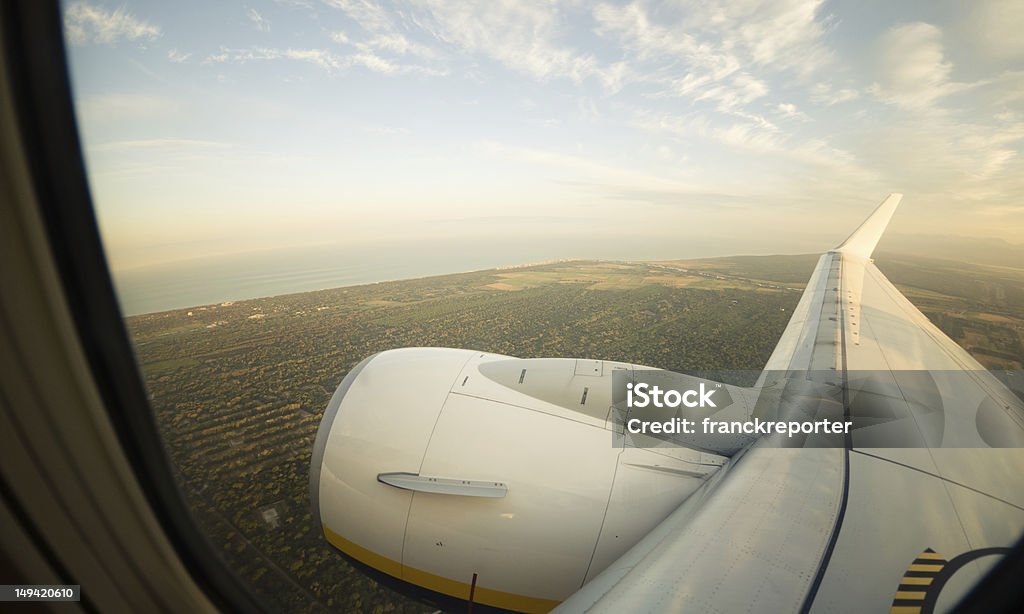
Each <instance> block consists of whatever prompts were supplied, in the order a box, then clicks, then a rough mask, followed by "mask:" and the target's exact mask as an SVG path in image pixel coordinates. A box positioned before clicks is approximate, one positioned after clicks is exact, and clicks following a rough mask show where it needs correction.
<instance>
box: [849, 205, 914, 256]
mask: <svg viewBox="0 0 1024 614" xmlns="http://www.w3.org/2000/svg"><path fill="white" fill-rule="evenodd" d="M901 200H903V194H902V193H900V192H893V193H891V194H889V195H888V196H886V197H885V200H883V201H882V203H881V204H880V205H878V206H877V207H876V208H875V210H874V211H872V212H871V215H869V216H868V218H867V219H866V220H864V222H862V223H861V225H860V226H858V227H857V230H854V231H853V234H851V235H850V236H849V237H848V238H847V239H846V240H845V241H843V242H842V244H840V245H839V247H837V248H836V250H837V251H840V252H843V253H844V254H851V255H854V256H859V257H861V258H870V257H871V254H872V253H873V252H874V251H875V246H876V245H878V241H879V239H881V238H882V234H883V233H885V228H886V227H887V226H888V225H889V220H890V219H892V214H893V213H895V212H896V207H897V206H898V205H899V204H900V201H901Z"/></svg>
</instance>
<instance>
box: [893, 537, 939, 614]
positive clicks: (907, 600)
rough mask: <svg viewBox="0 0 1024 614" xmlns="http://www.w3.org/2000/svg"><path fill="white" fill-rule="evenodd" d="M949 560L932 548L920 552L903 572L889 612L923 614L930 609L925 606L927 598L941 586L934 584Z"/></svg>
mask: <svg viewBox="0 0 1024 614" xmlns="http://www.w3.org/2000/svg"><path fill="white" fill-rule="evenodd" d="M948 562H949V561H947V560H946V559H944V558H942V556H941V555H939V554H938V553H937V552H935V551H934V550H932V549H931V548H926V549H925V551H924V552H922V553H921V554H919V555H918V556H917V558H916V559H914V562H913V563H911V564H910V566H909V567H907V571H906V572H905V573H904V574H903V578H902V579H901V580H900V585H899V587H897V588H896V596H895V597H893V600H892V608H891V609H890V610H889V613H890V614H922V613H924V612H925V610H926V609H929V610H930V609H931V608H926V607H925V599H926V598H927V597H928V592H929V591H931V590H933V589H934V588H941V587H935V586H933V583H934V582H935V578H936V576H938V575H939V573H940V572H941V571H942V568H943V567H945V566H946V563H948Z"/></svg>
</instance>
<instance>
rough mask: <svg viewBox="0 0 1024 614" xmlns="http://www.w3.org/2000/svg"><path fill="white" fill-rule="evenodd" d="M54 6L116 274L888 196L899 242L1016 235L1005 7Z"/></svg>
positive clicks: (759, 217) (750, 246)
mask: <svg viewBox="0 0 1024 614" xmlns="http://www.w3.org/2000/svg"><path fill="white" fill-rule="evenodd" d="M64 11H65V31H66V37H67V40H68V48H69V53H70V60H71V68H72V81H73V86H74V94H75V103H76V106H77V112H78V117H79V122H80V130H81V133H82V136H83V140H84V143H83V147H84V151H85V155H86V160H87V164H88V171H89V178H90V182H91V187H92V190H93V195H94V198H95V201H96V206H97V209H98V214H99V218H100V222H101V227H102V231H103V234H104V239H105V241H106V244H107V248H108V255H109V258H110V260H111V264H112V266H113V268H114V269H116V270H121V271H123V270H131V269H137V268H139V267H145V266H148V265H153V264H157V263H166V262H173V261H178V260H188V259H196V258H203V257H212V256H223V255H225V254H236V253H245V252H253V251H265V250H272V249H283V248H289V249H290V248H296V247H300V246H332V245H334V246H346V247H353V246H362V247H365V248H367V249H372V248H373V247H374V246H382V249H383V248H384V247H386V248H388V249H392V248H394V246H396V245H415V244H417V243H420V242H431V241H433V242H436V243H439V244H447V245H451V246H453V247H452V249H453V250H457V249H461V248H459V247H458V246H459V245H463V243H460V241H472V245H474V246H476V247H474V249H481V250H486V249H487V245H488V243H489V242H493V244H494V245H500V246H504V247H503V249H513V248H515V251H514V253H515V254H516V257H522V258H525V259H527V261H529V259H530V258H531V257H533V256H535V257H536V259H540V258H544V257H576V256H578V257H611V258H630V257H634V258H650V257H688V256H694V255H715V254H729V253H770V252H775V253H779V252H790V253H792V252H801V251H820V250H822V249H826V248H828V247H830V246H831V245H834V244H835V243H836V242H837V241H838V240H840V239H842V238H843V236H845V235H846V234H847V233H848V232H849V231H850V229H851V228H852V227H854V226H855V225H856V224H857V223H858V221H859V220H860V219H862V218H863V217H864V216H865V215H866V213H867V212H868V211H869V210H870V208H871V207H872V206H874V205H875V204H876V203H877V202H879V201H881V199H882V198H883V197H884V196H885V195H886V194H887V193H889V192H897V191H898V192H903V193H904V194H905V195H906V197H905V200H904V205H903V207H902V209H901V210H900V212H899V213H898V215H897V216H896V218H895V219H894V221H893V225H892V230H893V231H894V232H896V233H927V234H957V235H967V236H979V237H998V238H1002V239H1005V240H1009V241H1011V242H1017V241H1018V239H1019V237H1020V236H1021V229H1022V228H1024V202H1022V201H1021V200H1020V194H1021V193H1022V192H1024V163H1022V160H1021V157H1020V156H1019V155H1018V154H1019V153H1020V151H1021V143H1022V139H1024V70H1022V68H1021V66H1022V61H1024V37H1022V36H1021V32H1024V3H1020V2H1012V1H992V2H971V3H962V2H930V1H929V2H820V1H815V0H808V1H805V0H788V1H783V2H770V3H769V2H764V3H762V2H756V1H744V2H736V3H728V4H727V3H718V2H689V1H679V2H664V3H658V2H633V3H628V4H609V3H586V2H578V1H572V0H570V1H566V2H494V1H482V2H476V3H471V2H447V1H439V0H438V1H430V0H426V1H414V2H409V3H392V2H371V1H361V0H329V1H325V2H318V1H316V0H305V1H304V0H291V1H286V0H279V1H276V2H268V1H260V0H253V1H250V2H238V3H208V2H139V1H132V2H126V3H123V4H122V3H120V2H104V1H99V0H88V1H74V2H69V3H67V4H65V7H64ZM465 245H470V243H465ZM531 245H543V246H546V247H545V249H537V250H533V251H531V249H532V248H531V247H530V246H531ZM687 246H690V247H689V248H688V247H687ZM694 246H696V247H694ZM466 249H468V248H466ZM695 251H696V252H699V253H694V252H695ZM704 252H707V254H704ZM509 253H512V252H509ZM455 268H458V267H455ZM466 268H470V267H466Z"/></svg>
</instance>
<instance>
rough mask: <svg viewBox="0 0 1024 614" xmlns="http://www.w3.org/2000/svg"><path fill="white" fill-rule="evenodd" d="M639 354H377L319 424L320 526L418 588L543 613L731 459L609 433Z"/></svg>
mask: <svg viewBox="0 0 1024 614" xmlns="http://www.w3.org/2000/svg"><path fill="white" fill-rule="evenodd" d="M633 368H635V367H634V366H633V365H628V364H622V363H612V362H608V361H595V360H575V359H517V358H509V357H506V356H500V355H495V354H488V353H483V352H475V351H471V350H454V349H443V348H408V349H401V350H391V351H387V352H382V353H379V354H375V355H373V356H371V357H369V358H367V359H366V360H364V361H363V362H362V363H360V364H359V365H358V366H357V367H356V368H355V369H353V370H352V371H351V372H350V373H349V374H348V376H346V377H345V379H344V381H342V383H341V385H340V386H339V387H338V389H337V391H336V392H335V394H334V396H333V397H332V399H331V401H330V404H329V405H328V407H327V409H326V411H325V412H324V417H323V420H322V422H321V425H320V429H319V431H318V433H317V437H316V443H315V445H314V450H313V457H312V466H311V475H310V497H311V499H312V504H313V516H314V519H315V521H316V522H317V523H318V525H319V526H320V527H321V528H322V530H323V533H324V535H325V538H326V539H327V540H328V541H329V542H330V543H331V544H332V545H333V546H335V547H336V548H338V549H339V550H341V551H342V552H344V553H345V554H347V555H349V556H351V557H352V558H355V559H357V560H359V561H361V562H362V563H365V564H367V565H369V566H371V567H373V568H375V569H377V570H379V571H382V572H384V573H387V574H389V575H391V576H394V577H396V578H399V579H401V580H404V581H406V582H410V583H412V584H415V585H417V586H420V587H422V588H426V589H429V590H432V591H437V592H440V593H443V594H446V595H450V596H453V597H457V598H460V599H468V598H469V596H470V587H471V584H472V583H473V578H474V575H475V576H476V585H475V591H474V601H475V602H478V603H484V604H488V605H493V606H497V607H502V608H507V609H513V610H521V611H530V612H542V611H547V610H550V609H551V608H553V607H554V606H555V605H557V604H558V603H559V602H560V601H561V600H563V599H565V598H566V597H567V596H569V595H570V594H572V593H573V592H574V591H576V590H577V589H579V588H580V586H582V585H583V584H584V583H585V582H586V581H587V580H589V579H590V578H592V577H593V576H595V575H597V574H598V573H600V572H601V571H602V570H603V569H604V568H605V567H607V566H608V565H609V564H610V563H611V562H612V561H614V560H615V559H616V558H618V557H619V556H620V555H621V554H622V553H623V552H625V551H626V550H627V549H628V548H630V547H631V546H632V545H633V544H635V543H636V542H637V541H638V540H639V539H640V538H641V537H643V536H644V535H645V534H646V533H647V532H648V531H650V529H652V528H653V527H654V526H655V525H656V524H657V523H658V522H660V521H661V520H662V519H663V518H664V517H665V516H666V515H668V513H669V512H671V511H672V510H673V509H675V508H676V507H677V506H678V505H679V504H680V503H681V502H682V501H683V500H684V499H685V498H686V497H687V496H689V495H690V494H691V493H692V492H693V491H694V490H696V489H697V488H698V487H699V486H700V485H701V484H702V483H703V481H704V480H705V479H706V478H707V477H708V476H710V474H711V473H713V472H714V471H715V470H717V468H718V467H719V466H720V465H721V464H722V463H723V462H724V461H725V459H724V458H723V457H720V456H716V455H712V454H707V453H701V452H696V451H693V450H688V449H682V448H669V449H662V448H659V449H657V450H650V449H637V448H625V449H623V448H616V447H613V445H612V434H611V423H610V419H609V418H610V409H611V374H612V372H613V371H614V370H616V369H633Z"/></svg>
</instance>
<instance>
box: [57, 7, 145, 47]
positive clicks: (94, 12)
mask: <svg viewBox="0 0 1024 614" xmlns="http://www.w3.org/2000/svg"><path fill="white" fill-rule="evenodd" d="M64 33H65V36H67V39H68V41H70V42H71V44H73V45H85V44H88V43H95V44H103V45H110V44H114V43H116V42H118V41H121V40H129V41H135V40H140V39H143V40H152V39H154V38H156V37H158V36H160V28H158V27H157V26H155V25H153V24H150V23H148V22H145V21H142V20H141V19H137V18H135V17H133V16H132V15H131V14H130V13H128V12H127V11H126V10H125V9H124V7H121V8H118V9H116V10H114V11H108V10H107V9H104V8H102V7H98V6H93V5H90V4H87V3H85V2H75V3H74V4H71V5H70V6H68V8H67V10H66V11H65V12H64Z"/></svg>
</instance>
